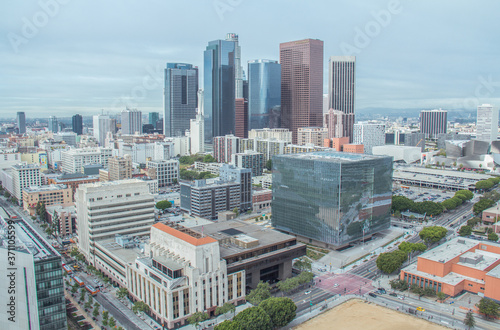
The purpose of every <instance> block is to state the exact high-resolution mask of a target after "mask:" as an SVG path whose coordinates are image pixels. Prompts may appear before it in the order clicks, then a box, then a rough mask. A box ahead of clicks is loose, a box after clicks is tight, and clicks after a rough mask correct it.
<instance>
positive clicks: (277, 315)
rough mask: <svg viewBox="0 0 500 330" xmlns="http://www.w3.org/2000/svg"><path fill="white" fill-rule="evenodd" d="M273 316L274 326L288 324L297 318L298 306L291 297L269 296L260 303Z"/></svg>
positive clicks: (278, 326)
mask: <svg viewBox="0 0 500 330" xmlns="http://www.w3.org/2000/svg"><path fill="white" fill-rule="evenodd" d="M259 307H261V308H262V309H263V310H264V311H265V312H266V313H267V314H268V315H269V317H270V318H271V322H272V324H273V327H274V328H281V327H284V326H286V325H287V324H288V323H290V322H291V321H292V320H293V319H294V318H295V311H296V310H297V306H296V305H295V303H294V302H293V300H292V299H290V298H269V299H266V300H264V301H263V302H261V303H260V304H259Z"/></svg>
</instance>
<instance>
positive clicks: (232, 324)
mask: <svg viewBox="0 0 500 330" xmlns="http://www.w3.org/2000/svg"><path fill="white" fill-rule="evenodd" d="M214 330H245V329H244V328H243V327H242V326H241V324H239V323H238V322H236V321H229V320H225V321H223V322H221V323H219V324H217V325H216V326H215V328H214Z"/></svg>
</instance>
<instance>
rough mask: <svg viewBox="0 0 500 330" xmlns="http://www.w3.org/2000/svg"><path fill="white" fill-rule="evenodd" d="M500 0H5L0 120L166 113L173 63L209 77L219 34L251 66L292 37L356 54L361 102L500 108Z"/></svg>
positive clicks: (275, 55) (0, 21)
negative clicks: (208, 61) (20, 115)
mask: <svg viewBox="0 0 500 330" xmlns="http://www.w3.org/2000/svg"><path fill="white" fill-rule="evenodd" d="M498 12H500V3H498V2H496V1H493V0H484V1H480V2H469V1H464V0H462V1H451V0H445V1H440V2H431V1H428V0H425V1H409V0H399V1H397V0H394V1H393V0H390V1H380V0H376V1H374V0H372V1H368V0H362V1H356V2H354V1H335V2H333V1H321V0H313V1H307V2H306V1H299V0H288V1H284V0H275V1H267V2H265V1H262V0H254V1H248V0H210V1H199V0H198V1H193V2H192V3H190V4H189V5H187V4H186V2H181V1H175V2H174V1H160V0H151V1H148V2H141V1H137V0H127V1H118V0H110V1H106V2H99V1H95V0H91V1H85V2H80V1H71V0H39V1H23V2H20V1H14V0H7V1H3V2H2V3H1V4H0V34H1V35H2V42H1V43H0V72H1V73H2V74H1V77H2V78H3V79H1V80H0V117H4V118H5V117H14V116H15V113H16V112H17V111H25V112H26V116H27V117H28V118H30V117H48V116H50V115H56V116H66V117H67V116H71V115H73V114H75V113H80V114H82V115H93V114H97V113H100V112H101V109H103V110H104V111H110V112H118V111H120V110H122V109H124V108H125V107H126V106H129V107H131V108H137V109H139V110H141V111H142V112H143V113H144V112H150V111H158V112H160V113H162V112H163V69H164V67H165V63H167V62H183V63H191V64H193V65H196V66H198V67H199V68H200V86H201V87H202V86H203V84H202V79H203V51H204V50H205V47H206V45H207V43H208V41H211V40H216V39H224V38H225V35H226V33H229V32H234V33H237V34H238V35H239V41H240V45H241V49H242V63H243V69H244V70H245V71H247V65H246V63H247V61H248V60H252V59H259V58H264V59H274V60H279V44H280V43H281V42H286V41H292V40H300V39H305V38H314V39H321V40H323V41H324V45H325V48H324V87H323V92H324V93H327V88H328V58H329V57H330V56H333V55H356V56H357V67H356V70H357V72H356V79H357V82H356V88H357V90H356V108H357V109H364V108H391V109H398V108H399V109H404V108H421V109H433V108H443V109H469V110H471V109H474V108H475V107H476V106H477V104H482V103H491V104H495V105H497V106H499V105H500V67H499V65H498V54H499V53H500V44H499V43H498V42H497V41H498V36H497V34H498V32H497V31H498V30H499V27H500V21H499V20H498V17H497V15H498V14H497V13H498Z"/></svg>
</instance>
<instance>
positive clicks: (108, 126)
mask: <svg viewBox="0 0 500 330" xmlns="http://www.w3.org/2000/svg"><path fill="white" fill-rule="evenodd" d="M92 119H93V128H94V137H95V138H96V140H97V142H98V143H99V145H101V146H104V142H105V141H106V133H108V132H112V133H114V132H115V121H114V120H112V119H111V118H110V117H109V116H104V115H95V116H93V118H92Z"/></svg>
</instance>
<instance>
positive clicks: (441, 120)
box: [420, 109, 448, 138]
mask: <svg viewBox="0 0 500 330" xmlns="http://www.w3.org/2000/svg"><path fill="white" fill-rule="evenodd" d="M447 118H448V111H446V110H441V109H439V110H422V111H421V112H420V132H421V133H423V134H425V137H426V138H429V137H431V138H434V137H437V135H438V134H440V133H446V132H447V129H448V120H447Z"/></svg>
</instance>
